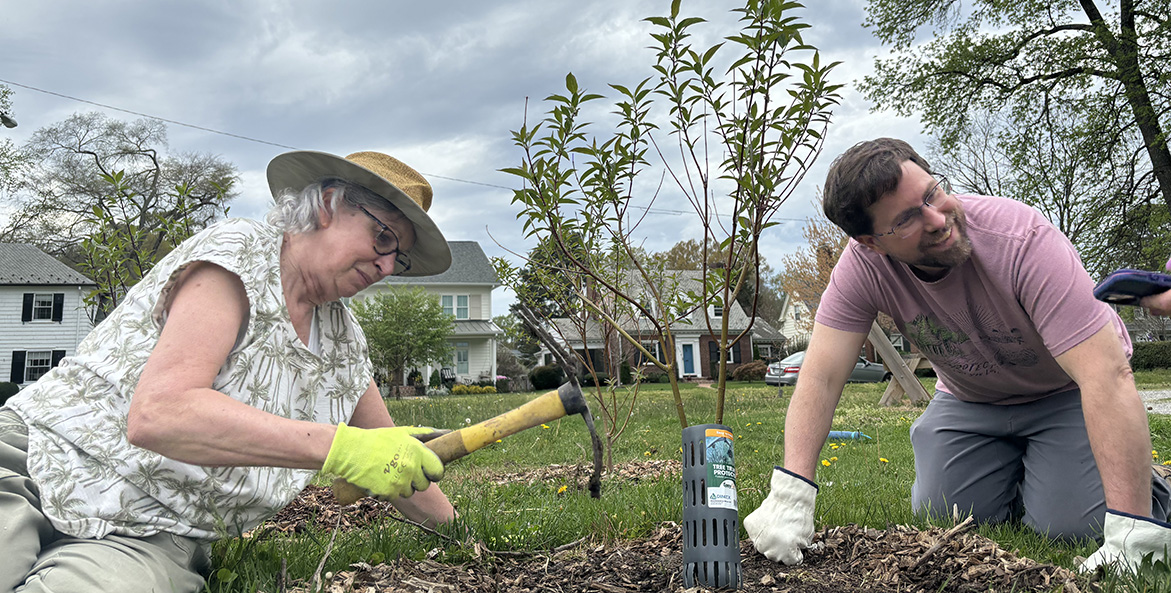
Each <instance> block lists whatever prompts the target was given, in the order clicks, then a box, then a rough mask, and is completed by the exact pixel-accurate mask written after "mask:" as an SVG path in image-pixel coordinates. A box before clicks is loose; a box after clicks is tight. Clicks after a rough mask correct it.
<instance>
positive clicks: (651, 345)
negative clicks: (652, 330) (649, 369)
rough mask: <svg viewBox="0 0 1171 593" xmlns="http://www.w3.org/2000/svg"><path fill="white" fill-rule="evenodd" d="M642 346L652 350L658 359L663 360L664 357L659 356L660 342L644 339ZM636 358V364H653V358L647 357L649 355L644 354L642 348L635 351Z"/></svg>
mask: <svg viewBox="0 0 1171 593" xmlns="http://www.w3.org/2000/svg"><path fill="white" fill-rule="evenodd" d="M642 347H643V348H646V351H647V352H650V353H651V355H652V356H654V357H655V359H656V360H662V357H661V356H659V343H658V342H657V341H646V340H643V341H642ZM634 360H635V362H634V364H635V365H641V364H652V361H651V359H649V358H647V356H646V355H645V354H643V353H642V351H641V350H636V351H635V357H634Z"/></svg>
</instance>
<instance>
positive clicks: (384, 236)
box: [358, 206, 411, 276]
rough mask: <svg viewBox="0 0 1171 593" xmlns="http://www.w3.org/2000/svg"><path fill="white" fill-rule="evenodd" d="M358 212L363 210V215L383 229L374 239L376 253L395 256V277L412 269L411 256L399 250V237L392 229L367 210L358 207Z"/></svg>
mask: <svg viewBox="0 0 1171 593" xmlns="http://www.w3.org/2000/svg"><path fill="white" fill-rule="evenodd" d="M358 210H361V211H362V214H365V215H366V216H369V217H370V220H373V221H374V222H376V223H378V226H379V228H380V229H381V230H379V231H378V236H376V237H374V253H377V254H378V255H390V254H392V253H393V254H395V256H394V275H396V276H397V275H398V274H402V273H403V272H406V271H407V270H409V269H411V256H410V254H409V253H404V252H402V251H399V250H398V235H396V234H395V233H394V231H393V230H391V228H390V227H388V226H386V225H385V224H383V222H382V221H381V220H378V217H377V216H374V215H373V214H370V212H369V211H368V210H366V209H365V208H363V207H361V206H358Z"/></svg>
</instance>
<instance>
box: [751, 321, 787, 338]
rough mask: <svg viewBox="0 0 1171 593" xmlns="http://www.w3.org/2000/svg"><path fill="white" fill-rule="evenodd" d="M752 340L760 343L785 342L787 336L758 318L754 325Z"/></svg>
mask: <svg viewBox="0 0 1171 593" xmlns="http://www.w3.org/2000/svg"><path fill="white" fill-rule="evenodd" d="M752 339H754V340H757V341H760V342H783V341H784V340H785V335H784V334H782V333H781V332H779V331H777V330H776V328H774V327H773V326H772V325H770V324H769V322H767V321H765V320H763V319H761V318H759V317H757V318H756V322H755V323H753V324H752Z"/></svg>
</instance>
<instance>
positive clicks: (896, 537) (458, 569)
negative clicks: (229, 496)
mask: <svg viewBox="0 0 1171 593" xmlns="http://www.w3.org/2000/svg"><path fill="white" fill-rule="evenodd" d="M678 466H679V464H678V462H674V463H673V464H672V462H661V461H659V462H643V463H632V464H628V465H624V466H622V467H620V468H617V469H616V472H615V475H613V476H608V477H607V478H606V480H604V481H603V483H606V481H607V480H608V481H609V483H611V484H612V483H614V481H615V480H639V479H646V478H647V477H648V476H652V475H659V474H661V473H666V472H676V473H677V472H678V471H679V470H678ZM588 475H589V468H588V467H585V466H559V467H556V468H553V467H549V468H541V469H539V470H533V471H531V472H509V473H502V474H500V475H496V476H490V477H488V479H493V480H500V481H502V482H503V481H509V482H517V481H528V480H532V481H537V480H541V481H546V482H548V481H557V483H569V484H574V483H576V482H575V479H574V478H575V477H581V478H582V479H581V483H582V484H584V479H585V478H588ZM391 514H393V510H392V507H390V505H389V504H388V503H384V502H380V501H377V500H374V499H371V498H366V499H363V500H361V501H359V502H358V503H357V504H354V505H350V506H347V507H339V506H338V505H337V503H336V502H335V501H334V500H333V496H332V494H331V493H330V492H329V490H327V489H323V488H315V487H311V488H309V489H307V490H306V491H305V492H303V493H302V495H301V497H299V498H298V499H297V500H296V501H294V503H293V504H291V505H289V507H287V508H286V509H285V510H283V511H282V512H281V513H280V514H279V515H277V516H276V517H274V519H273V520H272V521H270V522H269V523H267V524H265V526H264V527H263V528H262V529H265V530H273V531H276V532H284V533H296V532H299V531H302V530H304V529H306V528H307V527H309V526H310V524H312V525H314V526H316V527H318V528H325V529H332V528H333V527H334V525H340V529H342V530H346V529H357V528H361V527H365V526H368V525H370V524H372V523H374V522H376V521H380V520H384V519H385V518H386V517H387V516H388V515H391ZM968 527H969V526H963V525H961V526H957V527H955V528H952V529H943V528H931V529H928V530H922V531H921V530H918V529H915V528H913V527H907V526H899V525H896V526H892V527H889V528H887V529H885V530H878V529H869V528H863V527H859V526H856V525H848V526H844V527H835V528H831V529H826V530H823V531H822V532H820V533H818V534H817V535H816V536H815V540H814V541H815V545H814V548H813V549H810V550H808V551H806V554H805V562H804V563H802V564H801V565H799V566H795V567H789V566H784V565H781V564H777V563H774V562H771V561H769V560H768V559H766V558H765V557H764V556H762V555H760V554H759V553H757V552H756V550H755V549H754V548H753V547H752V544H751V542H749V541H748V540H745V541H743V542H741V546H740V557H741V564H742V571H743V578H742V583H743V584H742V586H741V589H740V590H741V591H745V592H747V593H757V592H781V593H836V592H863V591H864V592H868V593H871V592H877V593H885V592H888V591H889V592H895V591H898V592H900V593H919V592H922V593H927V592H948V593H974V592H977V591H1010V590H1011V591H1052V590H1055V589H1059V588H1060V589H1063V590H1064V591H1065V592H1066V593H1079V592H1080V589H1079V588H1078V585H1079V584H1082V585H1083V586H1084V581H1077V580H1076V578H1075V575H1074V574H1073V573H1072V572H1070V571H1069V570H1067V569H1065V568H1062V567H1058V566H1053V565H1049V564H1039V563H1037V562H1034V561H1032V560H1030V559H1027V558H1020V557H1018V556H1016V555H1014V554H1013V553H1011V552H1008V551H1005V550H1003V549H1001V548H1000V547H999V546H997V544H996V543H995V542H993V541H992V540H989V539H987V538H985V537H982V536H980V535H977V534H974V533H970V532H969V531H968ZM472 546H473V552H474V557H475V560H474V561H471V562H467V563H463V564H445V563H442V562H438V561H436V560H435V559H430V560H423V561H412V560H403V559H399V560H394V561H390V562H386V563H383V564H378V565H373V566H372V565H368V564H355V565H352V566H351V567H350V569H349V570H345V571H341V572H338V573H337V574H330V575H323V576H324V578H323V582H322V583H321V589H320V590H322V591H327V592H330V593H335V592H336V593H341V592H349V591H359V592H363V593H367V592H369V593H375V592H378V593H381V592H404V593H452V592H456V591H464V592H472V593H506V592H507V593H521V592H542V593H544V592H549V593H554V592H556V593H568V592H573V591H597V592H601V593H620V592H622V593H625V592H635V591H654V592H664V593H667V592H670V593H676V592H682V591H686V592H688V593H691V592H698V591H703V589H690V590H688V589H685V588H684V587H683V583H682V579H681V577H680V570H681V566H682V559H683V551H682V537H681V529H680V527H679V525H677V524H675V523H663V524H661V525H660V526H659V528H658V529H657V530H656V531H655V532H654V533H653V534H651V535H650V536H649V537H646V538H642V539H637V540H627V541H617V542H598V541H592V542H590V541H586V542H578V543H575V544H574V545H572V546H570V547H568V548H567V549H562V550H556V551H554V550H547V551H534V552H529V553H521V554H515V553H514V554H501V553H497V552H491V551H488V550H486V549H484V548H483V547H482V546H481V545H479V544H475V543H473V544H472ZM285 590H287V591H293V592H306V591H314V590H317V587H316V584H315V583H294V584H291V585H290V586H289V587H288V588H287V589H285Z"/></svg>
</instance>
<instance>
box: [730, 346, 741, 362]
mask: <svg viewBox="0 0 1171 593" xmlns="http://www.w3.org/2000/svg"><path fill="white" fill-rule="evenodd" d="M732 364H740V342H736V343H735V344H732Z"/></svg>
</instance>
